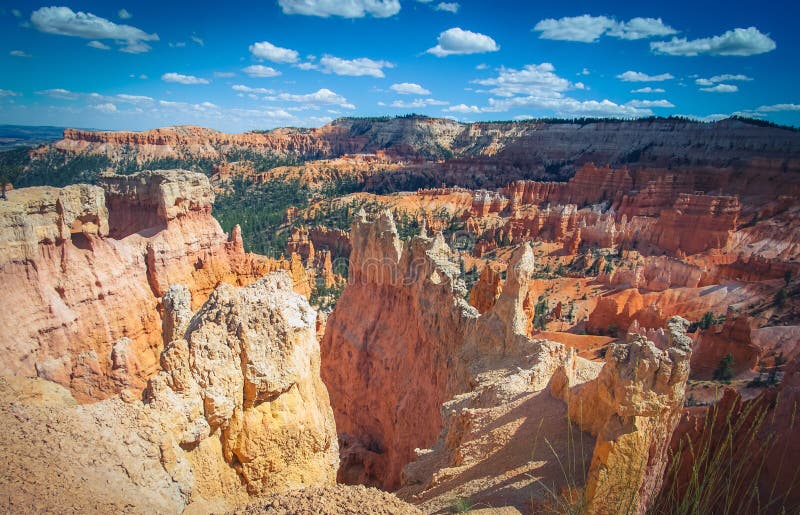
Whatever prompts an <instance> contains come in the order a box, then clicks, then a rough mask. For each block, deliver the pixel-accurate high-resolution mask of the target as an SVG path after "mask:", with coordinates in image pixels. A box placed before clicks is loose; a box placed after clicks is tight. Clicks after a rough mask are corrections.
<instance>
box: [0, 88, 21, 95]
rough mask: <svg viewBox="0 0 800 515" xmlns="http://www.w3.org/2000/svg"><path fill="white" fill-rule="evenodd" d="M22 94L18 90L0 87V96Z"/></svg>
mask: <svg viewBox="0 0 800 515" xmlns="http://www.w3.org/2000/svg"><path fill="white" fill-rule="evenodd" d="M19 95H20V94H19V93H18V92H16V91H11V90H10V89H0V97H17V96H19Z"/></svg>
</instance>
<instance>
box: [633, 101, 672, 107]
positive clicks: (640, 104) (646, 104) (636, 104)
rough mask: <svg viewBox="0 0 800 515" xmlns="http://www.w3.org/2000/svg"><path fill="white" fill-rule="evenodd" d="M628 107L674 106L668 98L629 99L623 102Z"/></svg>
mask: <svg viewBox="0 0 800 515" xmlns="http://www.w3.org/2000/svg"><path fill="white" fill-rule="evenodd" d="M625 105H626V106H630V107H675V104H673V103H672V102H670V101H669V100H631V101H630V102H628V103H626V104H625Z"/></svg>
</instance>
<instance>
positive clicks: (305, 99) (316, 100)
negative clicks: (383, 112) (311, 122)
mask: <svg viewBox="0 0 800 515" xmlns="http://www.w3.org/2000/svg"><path fill="white" fill-rule="evenodd" d="M264 100H269V101H278V100H279V101H284V102H297V103H300V104H312V105H319V104H322V105H338V106H341V107H343V108H345V109H355V106H354V105H353V104H351V103H349V102H348V101H347V99H346V98H345V97H343V96H341V95H339V94H337V93H334V92H333V91H331V90H329V89H327V88H322V89H320V90H319V91H316V92H314V93H308V94H305V95H295V94H292V93H281V94H279V95H275V96H271V97H264Z"/></svg>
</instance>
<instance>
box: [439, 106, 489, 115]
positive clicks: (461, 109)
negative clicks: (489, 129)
mask: <svg viewBox="0 0 800 515" xmlns="http://www.w3.org/2000/svg"><path fill="white" fill-rule="evenodd" d="M442 111H445V112H448V113H460V114H478V113H480V112H481V108H480V107H478V106H475V105H472V106H468V105H467V104H458V105H454V106H450V107H448V108H446V109H442Z"/></svg>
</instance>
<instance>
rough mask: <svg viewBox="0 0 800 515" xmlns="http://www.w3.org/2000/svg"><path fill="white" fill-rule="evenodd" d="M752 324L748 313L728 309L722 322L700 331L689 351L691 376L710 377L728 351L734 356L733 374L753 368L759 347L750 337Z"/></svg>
mask: <svg viewBox="0 0 800 515" xmlns="http://www.w3.org/2000/svg"><path fill="white" fill-rule="evenodd" d="M752 324H753V321H752V319H750V317H748V316H747V315H743V314H737V313H735V312H734V311H732V310H728V312H727V314H726V318H725V322H724V323H723V324H722V325H720V326H712V327H710V328H708V329H706V330H700V331H699V334H698V335H697V337H696V339H695V347H694V352H693V353H692V377H694V378H699V379H711V378H712V377H713V375H714V370H716V369H717V367H718V366H719V363H720V361H721V360H722V358H724V357H725V356H726V355H727V354H730V355H731V356H733V363H732V365H731V370H732V371H733V372H734V374H739V373H741V372H745V371H747V370H751V369H754V368H756V365H757V364H758V361H759V359H760V358H761V354H762V349H761V348H760V347H759V346H758V345H757V344H755V343H754V342H753V340H752V338H751V336H750V334H751V332H752V328H751V325H752Z"/></svg>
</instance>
